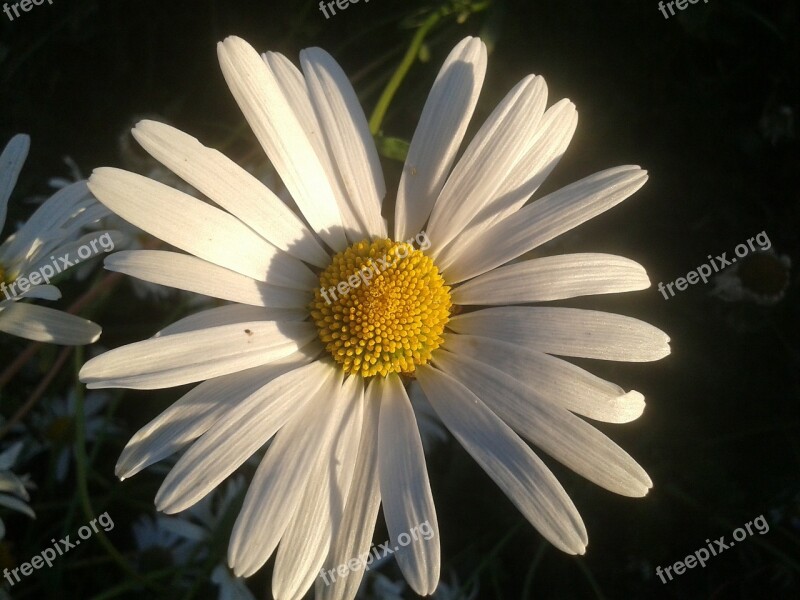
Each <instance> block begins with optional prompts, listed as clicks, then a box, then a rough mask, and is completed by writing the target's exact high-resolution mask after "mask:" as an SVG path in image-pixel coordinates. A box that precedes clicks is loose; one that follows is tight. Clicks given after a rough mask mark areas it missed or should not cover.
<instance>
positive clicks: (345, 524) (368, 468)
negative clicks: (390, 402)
mask: <svg viewBox="0 0 800 600" xmlns="http://www.w3.org/2000/svg"><path fill="white" fill-rule="evenodd" d="M379 381H380V379H379V378H378V377H373V378H372V381H371V382H370V384H369V385H368V386H367V390H366V394H365V401H364V415H363V422H362V427H361V439H360V442H359V446H358V455H357V459H356V465H355V469H354V471H353V480H352V483H351V485H350V492H349V493H348V495H347V503H346V505H345V511H344V515H343V517H342V521H341V523H340V525H339V528H338V529H337V530H335V531H334V538H333V542H332V544H331V550H330V553H329V555H328V558H327V560H326V561H325V566H324V570H325V576H324V577H323V576H322V574H321V575H320V577H319V578H318V579H317V581H316V596H317V598H318V599H319V600H352V598H354V597H355V595H356V592H357V591H358V587H359V584H360V583H361V579H362V578H363V576H364V565H365V564H367V565H369V564H372V562H373V560H374V559H373V556H372V554H371V553H370V541H371V540H372V534H373V532H374V530H375V521H376V519H377V518H378V511H379V509H380V505H381V492H380V481H379V477H378V443H379V442H378V439H379V438H378V420H379V417H380V405H381V403H380V399H381V386H380V385H379ZM354 558H357V559H359V562H360V563H361V564H360V566H359V567H358V568H357V569H356V570H351V571H350V572H349V573H348V575H347V577H339V576H338V574H337V572H336V568H337V567H338V566H339V565H346V564H348V563H349V562H350V560H351V559H354Z"/></svg>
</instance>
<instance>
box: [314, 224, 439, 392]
mask: <svg viewBox="0 0 800 600" xmlns="http://www.w3.org/2000/svg"><path fill="white" fill-rule="evenodd" d="M319 284H320V288H319V289H318V290H315V291H314V300H313V301H312V303H311V317H312V318H313V319H314V322H315V323H316V324H317V327H318V328H319V337H320V339H321V340H322V342H323V343H324V344H325V347H326V349H327V350H328V352H330V353H331V356H333V358H334V359H335V360H336V362H338V363H339V364H340V365H342V368H343V369H344V372H345V373H347V374H360V375H361V376H362V377H370V376H372V375H384V376H385V375H388V374H389V373H404V374H407V375H410V374H412V373H413V372H414V370H415V369H416V368H417V365H423V364H425V363H427V362H428V361H429V360H430V358H431V353H432V352H433V351H434V350H436V348H438V347H439V346H440V345H441V343H442V333H443V332H444V326H445V324H446V323H447V321H448V319H449V318H450V307H451V306H452V303H451V301H450V288H449V287H448V286H446V285H445V284H444V280H443V279H442V276H441V275H440V274H439V270H438V269H437V268H436V265H434V264H433V261H432V260H431V259H430V258H429V257H427V256H425V255H424V254H423V253H422V252H421V251H420V250H416V249H415V248H414V247H413V246H412V245H411V244H409V243H406V242H393V241H391V240H388V239H383V240H376V241H374V242H370V241H369V240H363V241H361V242H358V243H357V244H353V245H352V246H350V247H349V248H347V249H346V250H344V251H343V252H340V253H339V254H337V255H336V256H334V257H333V260H332V262H331V264H330V266H328V268H327V269H325V270H324V271H323V272H322V274H320V277H319Z"/></svg>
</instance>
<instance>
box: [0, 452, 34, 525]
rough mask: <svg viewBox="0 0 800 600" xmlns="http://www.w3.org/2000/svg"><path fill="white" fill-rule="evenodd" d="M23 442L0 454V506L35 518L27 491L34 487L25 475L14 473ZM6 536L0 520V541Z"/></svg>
mask: <svg viewBox="0 0 800 600" xmlns="http://www.w3.org/2000/svg"><path fill="white" fill-rule="evenodd" d="M23 445H24V442H22V441H19V442H14V443H13V444H11V445H10V446H9V447H8V448H6V449H5V450H4V451H3V452H2V453H0V506H4V507H5V508H9V509H11V510H15V511H17V512H21V513H22V514H24V515H26V516H28V517H30V518H31V519H35V518H36V514H35V513H34V512H33V509H32V508H31V507H30V506H28V502H29V501H30V499H31V498H30V495H29V494H28V489H30V488H33V487H34V485H33V483H32V482H31V481H30V478H29V477H28V476H27V475H23V476H22V477H19V476H18V475H17V474H16V473H14V471H13V469H14V466H15V465H16V464H17V460H18V459H19V455H20V453H21V452H22V447H23ZM5 536H6V526H5V523H3V519H0V540H2V539H3V538H4V537H5Z"/></svg>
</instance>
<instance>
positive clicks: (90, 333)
mask: <svg viewBox="0 0 800 600" xmlns="http://www.w3.org/2000/svg"><path fill="white" fill-rule="evenodd" d="M29 147H30V139H29V138H28V136H27V135H23V134H20V135H16V136H14V137H13V138H12V139H11V141H10V142H9V143H8V145H7V146H6V147H5V150H3V153H2V154H0V230H2V228H3V225H4V224H5V221H6V214H7V207H8V200H9V198H10V197H11V192H12V191H13V190H14V186H15V184H16V182H17V177H18V176H19V173H20V171H21V170H22V166H23V164H24V162H25V158H26V156H27V155H28V148H29ZM107 214H108V210H107V209H106V208H105V207H103V205H101V204H100V203H98V202H97V201H95V200H94V198H92V196H91V194H90V193H89V190H88V188H87V187H86V182H84V181H81V182H77V183H74V184H72V185H69V186H67V187H65V188H63V189H62V190H59V191H58V192H56V193H55V194H54V195H53V196H51V197H50V198H49V199H48V200H46V201H45V202H44V203H43V204H42V205H41V206H40V207H39V208H38V209H37V210H36V211H35V212H34V213H33V215H31V217H30V219H28V221H27V222H26V223H25V224H24V225H23V226H22V227H21V228H20V229H19V230H17V231H16V232H15V233H14V234H12V235H11V236H9V237H8V238H7V239H6V241H5V242H3V243H2V244H0V284H2V293H3V295H2V296H0V331H3V332H5V333H10V334H12V335H16V336H19V337H22V338H26V339H29V340H35V341H40V342H52V343H56V344H64V345H83V344H90V343H92V342H94V341H96V340H97V338H98V337H100V327H99V326H98V325H96V324H95V323H92V322H91V321H88V320H86V319H82V318H80V317H76V316H74V315H70V314H67V313H64V312H61V311H58V310H54V309H52V308H47V307H44V306H36V305H33V304H29V303H28V302H21V301H20V300H22V299H42V300H58V299H59V298H60V297H61V293H60V292H59V290H58V288H57V287H56V286H55V285H52V284H49V283H41V281H40V284H35V282H33V283H34V284H33V287H30V288H29V289H28V290H24V288H21V287H20V285H19V282H18V281H16V280H17V278H19V277H27V276H28V275H30V274H31V273H36V272H38V271H39V269H40V268H42V267H44V266H50V265H52V263H53V261H58V262H56V265H58V266H59V267H58V268H59V270H60V266H61V265H64V263H62V262H61V261H60V260H59V259H60V257H62V256H65V255H69V254H75V251H76V250H77V249H78V248H79V247H80V246H82V245H84V244H86V243H87V242H90V241H91V240H93V239H94V238H96V237H97V236H98V235H102V233H108V235H109V236H111V239H112V240H113V241H114V242H115V243H119V242H121V241H122V238H121V237H120V236H119V234H118V233H116V232H111V231H109V232H102V233H99V232H98V233H94V234H88V235H84V236H82V237H79V234H80V232H81V230H82V229H83V228H84V227H85V226H86V225H88V224H90V223H93V222H94V221H97V220H98V219H100V218H101V217H103V216H104V215H107ZM66 268H68V267H66V266H65V267H64V269H65V270H66ZM51 269H52V270H56V268H55V267H51ZM57 274H60V273H57ZM15 283H16V284H17V285H16V287H14V284H15ZM18 288H19V289H18Z"/></svg>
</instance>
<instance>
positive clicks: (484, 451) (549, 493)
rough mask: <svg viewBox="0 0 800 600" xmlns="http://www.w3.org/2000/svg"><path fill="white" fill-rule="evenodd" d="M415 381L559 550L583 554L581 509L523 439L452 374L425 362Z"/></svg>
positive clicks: (464, 443)
mask: <svg viewBox="0 0 800 600" xmlns="http://www.w3.org/2000/svg"><path fill="white" fill-rule="evenodd" d="M417 379H418V380H419V382H420V385H421V386H422V389H423V390H424V391H425V395H426V396H427V397H428V398H429V399H430V402H431V405H432V406H433V408H434V410H436V412H437V414H438V415H439V416H440V417H441V419H442V421H443V422H444V424H445V425H446V426H447V428H448V429H449V430H450V431H451V432H452V434H453V435H454V436H455V438H456V439H457V440H458V441H459V443H460V444H461V445H462V446H464V449H465V450H466V451H467V452H469V453H470V455H471V456H472V458H474V459H475V461H476V462H477V463H478V464H479V465H480V466H481V468H482V469H483V470H484V471H486V473H487V475H489V477H491V478H492V479H493V480H494V482H495V483H496V484H497V485H498V486H499V487H500V489H502V490H503V493H505V494H506V495H507V496H508V498H509V499H510V500H511V501H512V502H513V503H514V505H515V506H516V507H517V508H518V509H519V510H520V512H521V513H522V514H523V515H524V516H525V518H526V519H528V521H530V523H531V524H532V525H533V526H534V527H535V528H536V529H538V530H539V532H540V533H541V534H542V535H543V536H544V537H545V538H546V539H547V540H548V541H549V542H550V543H551V544H553V545H554V546H556V547H557V548H558V549H559V550H562V551H563V552H566V553H568V554H583V553H584V552H585V551H586V544H587V543H588V538H587V535H586V528H585V527H584V525H583V521H582V520H581V516H580V515H579V514H578V510H577V509H576V508H575V505H574V504H573V503H572V500H570V498H569V496H568V495H567V493H566V492H565V491H564V488H563V487H561V484H560V483H559V482H558V480H557V479H556V478H555V476H554V475H553V473H552V472H551V471H550V469H548V468H547V467H546V466H545V464H544V463H543V462H542V461H541V459H539V457H538V456H536V454H534V453H533V451H532V450H531V449H530V448H529V447H528V446H527V445H526V444H525V442H523V441H522V440H521V439H520V438H519V436H518V435H517V434H515V433H514V432H513V431H512V430H511V428H510V427H509V426H508V425H506V424H505V423H504V422H503V421H501V420H500V419H499V418H498V417H497V415H495V414H494V413H493V412H492V411H491V410H489V408H487V407H486V405H485V404H484V403H483V402H482V401H481V400H480V399H479V398H478V397H477V396H476V395H475V394H473V393H472V392H470V391H469V390H468V389H467V388H466V387H464V386H463V385H462V384H460V383H459V382H458V381H456V380H455V379H454V378H452V377H451V376H449V375H447V374H445V373H442V372H441V371H439V370H437V369H434V368H432V367H431V366H429V365H423V366H421V367H419V368H418V369H417Z"/></svg>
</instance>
